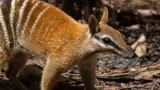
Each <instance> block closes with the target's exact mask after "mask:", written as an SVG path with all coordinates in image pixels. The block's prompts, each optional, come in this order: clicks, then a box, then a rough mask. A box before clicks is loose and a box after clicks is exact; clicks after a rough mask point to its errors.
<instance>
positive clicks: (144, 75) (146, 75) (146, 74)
mask: <svg viewBox="0 0 160 90" xmlns="http://www.w3.org/2000/svg"><path fill="white" fill-rule="evenodd" d="M157 74H160V70H155V71H146V72H141V73H140V74H138V75H137V76H135V77H134V78H135V79H136V80H140V79H146V80H151V79H152V77H153V75H157Z"/></svg>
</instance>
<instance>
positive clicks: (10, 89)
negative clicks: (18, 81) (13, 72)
mask: <svg viewBox="0 0 160 90" xmlns="http://www.w3.org/2000/svg"><path fill="white" fill-rule="evenodd" d="M0 83H1V84H3V85H4V86H5V87H7V88H8V89H9V90H13V89H12V88H10V87H9V86H8V85H6V84H5V83H3V82H2V81H1V80H0Z"/></svg>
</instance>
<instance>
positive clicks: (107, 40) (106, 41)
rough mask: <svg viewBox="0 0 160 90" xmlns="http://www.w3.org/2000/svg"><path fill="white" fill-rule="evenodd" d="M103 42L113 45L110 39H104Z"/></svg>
mask: <svg viewBox="0 0 160 90" xmlns="http://www.w3.org/2000/svg"><path fill="white" fill-rule="evenodd" d="M102 42H103V43H105V44H109V43H112V41H111V40H110V39H108V38H103V39H102Z"/></svg>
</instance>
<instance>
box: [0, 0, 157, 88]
mask: <svg viewBox="0 0 160 90" xmlns="http://www.w3.org/2000/svg"><path fill="white" fill-rule="evenodd" d="M57 1H58V0H57ZM59 1H60V0H59ZM102 1H104V2H103V3H102V4H103V5H102V4H96V5H97V6H98V5H102V6H98V7H94V8H95V10H94V11H93V13H94V14H95V15H96V16H97V17H101V14H102V12H100V11H102V10H103V6H107V7H108V8H109V13H110V14H109V16H110V17H109V22H108V23H109V25H111V26H112V27H114V28H115V29H117V30H118V31H120V32H121V33H122V34H123V35H124V36H125V39H126V42H127V44H128V45H130V46H132V45H133V44H134V43H135V42H136V41H137V40H138V38H140V37H141V35H144V37H145V38H146V39H145V40H144V41H143V42H142V43H139V44H137V47H139V48H140V49H141V48H143V47H145V48H146V51H145V50H144V51H143V49H142V51H143V55H142V56H134V57H133V58H130V59H128V58H124V57H122V56H119V55H116V54H112V53H108V52H105V53H104V52H103V53H97V54H95V59H96V61H97V65H96V78H97V79H96V88H97V90H160V6H159V7H156V5H160V4H159V2H158V1H157V3H156V2H153V1H156V0H147V1H146V2H145V5H142V6H143V7H142V6H138V5H139V3H142V2H138V5H137V3H136V7H135V6H134V4H135V2H134V4H132V5H133V8H132V7H130V8H129V7H127V5H128V4H127V2H125V3H123V5H122V6H121V7H116V5H115V8H113V7H111V5H112V4H113V6H114V4H115V3H114V2H113V3H111V4H109V5H108V3H106V2H107V1H108V0H102ZM113 1H116V0H113ZM120 1H121V0H120ZM122 1H123V0H122ZM128 1H129V0H128ZM133 1H134V0H133ZM141 1H143V0H141ZM148 1H150V3H151V5H150V7H148V6H147V2H148ZM61 3H62V2H57V3H56V4H57V5H59V6H61ZM128 3H129V2H128ZM132 3H133V2H132ZM124 4H127V5H126V6H125V5H124ZM143 4H144V3H143ZM152 6H154V7H152ZM124 7H126V8H128V9H126V8H125V9H124ZM141 9H145V10H154V11H155V13H149V14H148V12H147V11H146V12H143V11H142V10H141ZM119 10H121V12H119ZM81 11H82V12H83V10H81ZM156 12H157V13H156ZM137 13H138V14H137ZM72 15H77V14H72ZM146 15H147V16H146ZM73 17H74V16H73ZM76 19H77V18H76ZM78 20H79V21H81V22H85V18H84V16H83V14H82V15H80V18H78ZM144 43H145V44H144ZM140 45H144V46H140ZM135 51H136V49H135ZM44 66H45V62H44V61H43V60H42V59H41V58H37V57H33V56H31V58H30V59H29V62H28V63H27V66H26V67H25V68H24V69H23V70H22V72H21V73H20V74H19V79H20V80H21V81H22V82H23V83H24V85H26V86H27V87H28V88H29V90H39V86H40V80H41V74H42V70H43V67H44ZM6 70H7V65H5V66H4V68H3V69H2V71H1V72H0V90H17V89H16V87H15V86H14V85H13V84H12V83H10V82H9V80H8V79H7V78H6V77H5V72H6ZM83 89H84V84H83V82H82V80H81V78H80V75H79V72H78V67H77V66H75V67H73V68H72V69H71V70H69V71H68V72H66V73H64V74H63V75H62V77H61V78H60V80H59V82H58V83H57V85H56V87H55V89H54V90H83Z"/></svg>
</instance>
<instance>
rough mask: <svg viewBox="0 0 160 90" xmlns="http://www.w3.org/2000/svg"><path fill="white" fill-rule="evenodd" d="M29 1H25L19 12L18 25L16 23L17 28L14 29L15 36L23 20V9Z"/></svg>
mask: <svg viewBox="0 0 160 90" xmlns="http://www.w3.org/2000/svg"><path fill="white" fill-rule="evenodd" d="M28 1H29V0H25V1H24V2H23V4H22V6H21V8H20V10H19V16H20V17H19V19H18V23H17V27H16V35H18V31H19V28H20V25H21V22H22V19H23V13H24V9H25V7H26V6H27V3H28Z"/></svg>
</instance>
